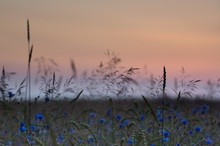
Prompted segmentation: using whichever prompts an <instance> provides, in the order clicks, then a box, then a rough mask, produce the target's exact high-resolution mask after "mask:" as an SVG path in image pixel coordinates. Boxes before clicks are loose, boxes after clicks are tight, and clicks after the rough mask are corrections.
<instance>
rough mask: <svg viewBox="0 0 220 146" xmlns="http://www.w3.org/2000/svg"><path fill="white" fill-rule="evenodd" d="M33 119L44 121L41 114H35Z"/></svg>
mask: <svg viewBox="0 0 220 146" xmlns="http://www.w3.org/2000/svg"><path fill="white" fill-rule="evenodd" d="M35 119H36V120H43V119H44V116H43V114H42V113H37V114H36V115H35Z"/></svg>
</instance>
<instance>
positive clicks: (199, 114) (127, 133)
mask: <svg viewBox="0 0 220 146" xmlns="http://www.w3.org/2000/svg"><path fill="white" fill-rule="evenodd" d="M27 32H28V33H27V34H28V35H27V39H28V63H27V65H28V66H27V74H26V77H25V78H24V80H23V81H22V82H21V83H20V84H19V85H18V86H17V88H16V89H14V88H12V87H10V84H9V83H8V82H9V78H10V77H11V76H13V75H15V73H14V72H7V71H6V70H5V68H4V67H3V68H2V71H1V74H0V75H1V78H0V92H1V94H0V104H1V105H0V117H1V118H0V145H5V146H9V145H18V146H20V145H30V146H34V145H41V146H47V145H51V146H55V145H63V146H72V145H76V146H78V145H79V146H84V145H89V146H129V145H132V146H136V145H137V146H142V145H144V146H145V145H146V146H188V145H191V146H202V145H220V135H219V133H220V118H219V116H220V112H219V108H218V107H219V104H220V103H219V100H215V99H213V97H214V95H215V96H216V95H217V96H218V95H219V94H218V93H219V87H220V84H219V82H211V81H209V82H208V83H207V84H208V86H207V87H209V88H207V94H206V95H204V96H201V95H199V96H198V95H196V94H195V90H196V89H197V86H198V84H199V83H200V82H201V80H199V79H189V78H188V75H186V74H185V70H184V68H182V70H181V73H182V76H181V77H180V78H179V79H176V81H175V85H174V88H172V89H168V87H167V74H166V67H165V66H164V67H163V70H162V73H161V74H162V75H161V76H159V77H154V76H153V75H150V77H149V78H146V80H144V82H146V84H145V86H144V87H142V86H143V84H140V83H139V81H138V80H137V79H136V78H135V76H136V75H137V74H138V71H139V70H140V69H139V68H135V67H131V68H128V69H126V68H121V67H120V66H119V64H120V62H121V59H120V57H118V54H116V53H114V52H109V51H107V52H106V56H107V58H108V60H107V61H106V62H101V63H100V65H99V66H98V68H96V69H94V70H93V71H91V72H83V73H82V75H81V76H80V77H79V75H78V74H77V70H76V67H75V64H74V62H73V61H71V69H72V73H73V75H72V76H71V77H70V78H67V79H65V81H64V82H63V78H62V76H58V75H57V64H56V62H55V61H53V60H49V62H48V61H47V60H46V59H44V58H43V57H41V58H38V59H35V61H36V62H37V64H38V69H37V73H36V78H35V79H36V83H38V84H39V92H40V93H39V95H38V96H36V97H31V89H32V88H31V87H32V84H31V75H32V74H31V63H32V62H31V61H32V52H33V46H31V45H30V29H29V21H27ZM138 88H145V90H146V92H144V93H136V92H138V90H137V89H138ZM168 90H172V91H173V92H174V95H175V96H172V97H170V96H169V95H168V94H166V93H167V92H168Z"/></svg>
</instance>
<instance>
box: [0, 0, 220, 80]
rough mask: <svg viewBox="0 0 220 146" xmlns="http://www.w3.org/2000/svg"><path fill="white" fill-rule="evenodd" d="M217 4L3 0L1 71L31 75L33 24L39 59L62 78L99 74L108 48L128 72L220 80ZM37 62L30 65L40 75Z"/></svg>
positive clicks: (203, 0)
mask: <svg viewBox="0 0 220 146" xmlns="http://www.w3.org/2000/svg"><path fill="white" fill-rule="evenodd" d="M219 7H220V1H219V0H184V1H180V0H167V1H164V0H154V1H151V0H138V1H133V0H111V1H103V0H92V1H91V0H90V1H86V0H80V1H75V0H63V1H60V0H47V1H43V0H38V1H30V0H19V1H12V0H1V1H0V20H1V23H0V51H1V53H0V68H2V67H3V66H4V67H5V69H6V70H7V71H14V72H16V73H17V74H18V76H20V77H21V76H25V73H26V70H27V54H28V53H27V51H28V45H27V26H26V25H27V19H29V21H30V34H31V44H33V45H34V50H33V58H40V57H41V56H43V57H45V58H51V59H53V60H55V61H56V62H57V63H58V64H59V66H60V70H61V71H62V72H63V74H64V75H68V74H70V72H71V68H70V59H71V58H72V59H73V60H74V61H75V64H76V68H77V69H78V70H79V71H83V70H90V69H94V68H96V67H97V66H98V65H99V63H100V62H101V61H103V60H105V59H106V57H105V55H104V53H105V52H106V51H107V50H109V51H112V52H116V53H118V54H119V57H121V59H122V63H121V64H122V65H123V66H126V67H128V68H129V67H139V68H143V67H144V66H145V65H146V66H147V70H148V72H151V73H153V74H155V76H156V75H161V74H162V68H163V66H164V65H165V66H166V69H167V72H168V73H167V74H168V77H169V78H170V79H171V80H172V79H173V78H175V77H178V75H179V72H180V69H181V68H182V67H184V68H185V70H186V71H187V73H188V74H190V75H194V76H195V77H197V78H198V79H203V80H206V79H210V78H211V79H214V80H215V79H218V78H219V77H220V57H219V55H220V16H219V15H220V9H219ZM35 69H36V62H32V72H35Z"/></svg>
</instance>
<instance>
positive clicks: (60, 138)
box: [57, 135, 64, 144]
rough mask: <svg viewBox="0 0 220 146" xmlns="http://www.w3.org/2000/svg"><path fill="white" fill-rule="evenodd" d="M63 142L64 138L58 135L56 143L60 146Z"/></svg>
mask: <svg viewBox="0 0 220 146" xmlns="http://www.w3.org/2000/svg"><path fill="white" fill-rule="evenodd" d="M63 140H64V136H62V135H59V136H58V137H57V141H58V143H59V144H62V142H63Z"/></svg>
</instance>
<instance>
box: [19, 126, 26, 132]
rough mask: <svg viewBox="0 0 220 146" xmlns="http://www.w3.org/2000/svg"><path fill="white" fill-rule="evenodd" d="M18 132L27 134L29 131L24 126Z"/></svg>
mask: <svg viewBox="0 0 220 146" xmlns="http://www.w3.org/2000/svg"><path fill="white" fill-rule="evenodd" d="M18 130H19V131H21V132H25V131H26V130H27V129H26V128H25V127H24V126H22V127H20V128H19V129H18Z"/></svg>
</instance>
